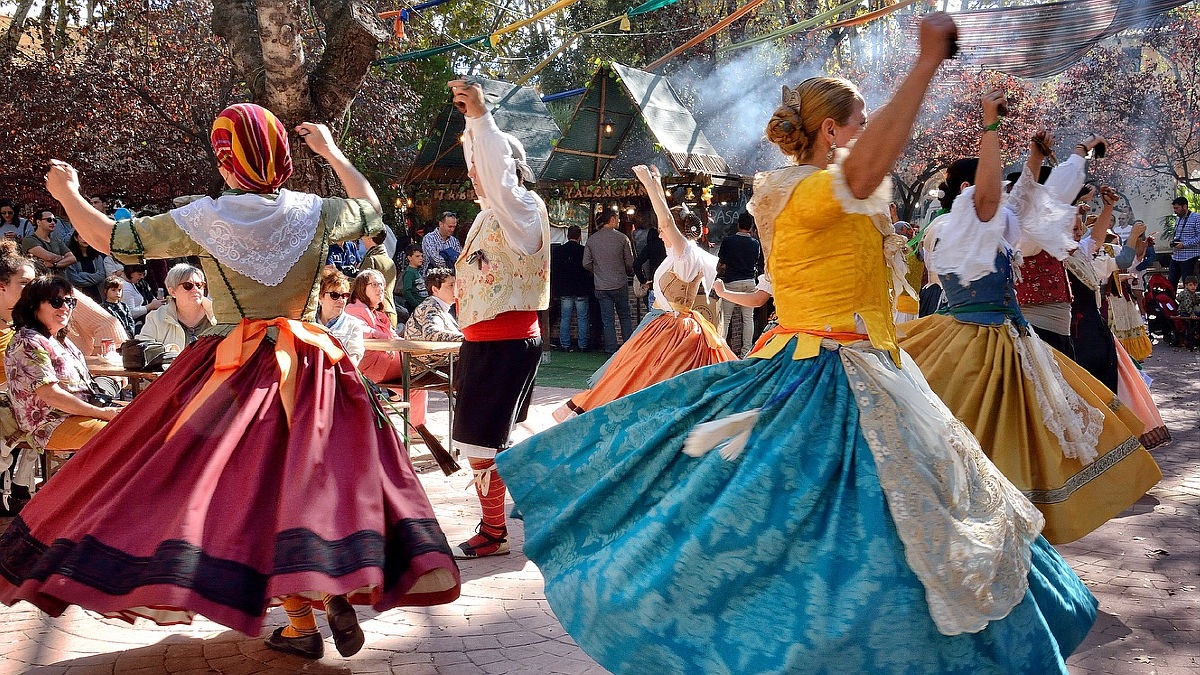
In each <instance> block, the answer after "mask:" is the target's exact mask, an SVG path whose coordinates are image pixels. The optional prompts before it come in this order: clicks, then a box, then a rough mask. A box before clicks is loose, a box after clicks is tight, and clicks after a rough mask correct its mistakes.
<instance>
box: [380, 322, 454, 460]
mask: <svg viewBox="0 0 1200 675" xmlns="http://www.w3.org/2000/svg"><path fill="white" fill-rule="evenodd" d="M460 347H462V343H461V342H432V341H429V340H405V339H403V338H401V339H397V340H363V348H365V349H366V350H367V351H373V352H399V353H400V367H401V376H400V377H401V381H400V383H399V384H400V385H401V388H402V390H403V393H404V400H405V401H409V400H411V399H410V397H409V394H410V393H411V390H412V382H413V370H414V364H416V366H417V367H418V373H417V375H422V374H424V373H426V372H434V373H438V374H439V375H440V374H442V373H441V371H440V370H438V368H436V367H431V366H426V365H424V364H422V363H420V362H416V361H414V360H413V357H414V356H444V357H446V372H445V373H444V376H445V377H446V381H447V382H448V383H449V386H448V387H446V397H447V398H448V399H449V400H450V429H449V432H448V433H447V434H446V438H447V441H446V450H447V451H448V452H449V453H450V454H451V456H453V455H454V384H453V383H454V361H455V360H456V359H457V358H458V350H459V348H460ZM376 384H378V385H380V386H382V387H386V386H388V385H389V384H392V385H395V384H396V383H394V382H392V383H388V382H377V383H376ZM404 438H405V441H407V440H408V428H407V425H405V429H404Z"/></svg>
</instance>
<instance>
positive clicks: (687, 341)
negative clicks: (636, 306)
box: [554, 312, 737, 422]
mask: <svg viewBox="0 0 1200 675" xmlns="http://www.w3.org/2000/svg"><path fill="white" fill-rule="evenodd" d="M736 359H737V355H736V354H734V353H733V350H731V349H730V348H729V345H727V344H725V341H724V340H722V339H721V338H720V336H718V335H717V332H716V330H715V329H714V328H713V327H712V324H710V323H709V322H708V321H706V320H705V319H703V318H702V317H700V316H698V315H696V314H693V313H681V314H676V313H674V312H667V313H666V314H663V315H661V316H659V317H658V318H656V319H654V320H653V321H651V322H650V323H648V324H646V326H645V327H644V328H642V329H641V330H640V331H638V332H637V333H635V334H634V335H633V338H632V339H630V340H629V341H628V342H626V343H625V344H624V345H622V346H621V349H619V350H618V351H617V353H616V354H615V355H614V356H613V359H612V362H611V363H610V364H609V365H608V370H606V371H605V372H604V375H603V377H601V378H600V381H599V382H597V383H596V386H595V387H592V388H591V389H588V390H587V391H583V392H580V393H578V394H576V395H575V396H573V397H571V399H570V400H569V401H567V402H566V403H564V404H563V405H562V407H560V408H559V409H558V410H555V411H554V419H556V420H558V421H559V422H562V421H564V420H567V419H569V418H571V417H574V416H576V415H579V414H582V413H584V412H587V411H588V410H592V409H594V408H599V407H600V406H602V405H604V404H605V403H611V402H612V401H615V400H617V399H618V398H621V397H622V396H625V395H627V394H632V393H634V392H635V391H641V390H642V389H645V388H646V387H649V386H650V385H652V384H658V383H659V382H662V381H663V380H669V379H671V378H672V377H675V376H676V375H679V374H680V373H686V372H687V371H689V370H693V369H696V368H700V367H703V366H711V365H712V364H714V363H724V362H725V361H734V360H736Z"/></svg>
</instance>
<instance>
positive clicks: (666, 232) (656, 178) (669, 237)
mask: <svg viewBox="0 0 1200 675" xmlns="http://www.w3.org/2000/svg"><path fill="white" fill-rule="evenodd" d="M633 175H635V176H637V178H638V180H640V181H642V186H643V187H645V188H646V194H647V195H648V196H649V197H650V204H651V205H652V206H653V207H654V217H655V218H657V219H658V236H660V237H662V240H663V244H665V245H666V247H667V248H668V249H671V250H672V251H682V250H683V248H684V247H685V246H687V240H686V239H684V237H683V233H682V232H680V231H679V228H678V227H677V226H676V225H675V216H674V215H673V214H672V213H671V207H670V206H668V205H667V195H666V193H665V192H663V187H662V177H661V176H660V175H659V173H658V167H654V166H650V167H647V166H646V165H644V164H639V165H637V166H635V167H633Z"/></svg>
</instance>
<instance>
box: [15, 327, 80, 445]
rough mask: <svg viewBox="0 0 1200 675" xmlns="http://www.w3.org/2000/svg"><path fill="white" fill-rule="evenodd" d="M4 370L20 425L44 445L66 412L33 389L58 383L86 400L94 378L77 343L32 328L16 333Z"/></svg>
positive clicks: (37, 441) (38, 442)
mask: <svg viewBox="0 0 1200 675" xmlns="http://www.w3.org/2000/svg"><path fill="white" fill-rule="evenodd" d="M4 371H5V372H6V373H7V374H8V394H9V397H10V398H11V399H12V409H13V414H14V415H16V418H17V424H18V425H20V427H21V429H22V430H23V431H27V432H30V433H31V435H32V436H33V440H34V442H35V443H37V445H38V446H39V447H43V448H44V447H46V443H47V442H48V441H49V440H50V436H51V435H52V434H53V433H54V430H55V429H56V428H58V425H59V424H62V421H63V420H65V419H66V418H67V415H66V413H63V412H62V411H60V410H56V409H55V408H54V407H53V406H51V405H50V404H49V403H46V402H45V401H43V400H42V399H40V398H38V396H37V394H35V393H34V392H35V391H36V390H37V389H38V387H41V386H42V385H44V384H57V385H58V386H60V387H62V388H63V389H64V390H66V391H67V392H69V393H71V394H74V395H76V396H78V397H79V398H81V399H83V398H86V395H87V392H88V390H89V389H88V383H89V382H90V381H91V376H90V375H89V374H88V370H87V363H86V362H85V361H84V359H83V353H82V352H80V351H79V350H78V349H77V348H76V347H75V345H73V344H71V342H70V341H68V340H59V339H57V338H49V337H46V336H45V335H42V334H41V333H38V332H37V331H35V330H32V329H30V328H22V329H21V330H19V331H17V332H16V334H15V335H14V336H13V338H12V342H10V343H9V345H8V349H7V350H6V351H5V352H4Z"/></svg>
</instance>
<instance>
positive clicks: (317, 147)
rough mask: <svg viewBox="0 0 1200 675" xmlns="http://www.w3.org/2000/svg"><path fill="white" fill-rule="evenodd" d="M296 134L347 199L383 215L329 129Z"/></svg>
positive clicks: (305, 127) (312, 127) (304, 127)
mask: <svg viewBox="0 0 1200 675" xmlns="http://www.w3.org/2000/svg"><path fill="white" fill-rule="evenodd" d="M296 133H297V134H299V136H300V138H302V139H304V142H305V143H306V144H307V145H308V147H309V149H311V150H312V151H313V152H315V153H316V154H318V155H320V156H321V157H323V158H324V159H325V161H327V162H329V165H330V166H332V167H333V172H334V173H336V174H337V177H338V180H340V181H342V186H343V187H345V188H346V196H347V197H350V198H352V199H365V200H367V201H368V202H370V203H371V206H374V207H375V212H376V213H378V214H379V215H381V216H382V215H383V207H382V206H381V205H380V204H379V197H378V196H377V195H376V194H375V188H373V187H371V182H370V181H368V180H367V177H366V176H364V175H362V172H360V171H359V170H358V169H356V168H354V165H353V164H351V163H350V160H348V159H346V155H344V154H342V151H341V149H340V148H338V146H337V145H336V144H335V143H334V142H333V135H332V134H330V133H329V127H327V126H325V125H324V124H314V123H312V122H305V123H304V124H301V125H299V126H297V127H296ZM89 243H90V242H89Z"/></svg>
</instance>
